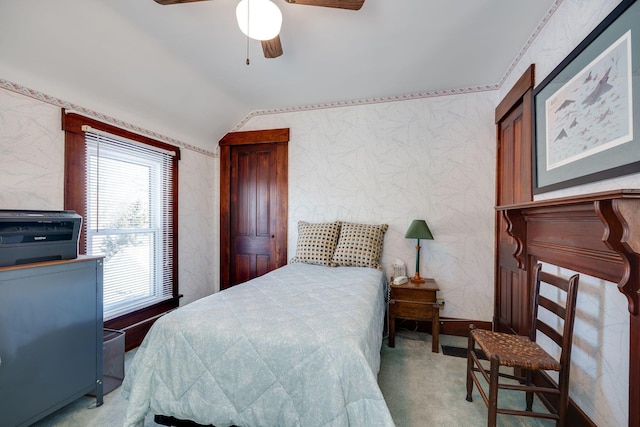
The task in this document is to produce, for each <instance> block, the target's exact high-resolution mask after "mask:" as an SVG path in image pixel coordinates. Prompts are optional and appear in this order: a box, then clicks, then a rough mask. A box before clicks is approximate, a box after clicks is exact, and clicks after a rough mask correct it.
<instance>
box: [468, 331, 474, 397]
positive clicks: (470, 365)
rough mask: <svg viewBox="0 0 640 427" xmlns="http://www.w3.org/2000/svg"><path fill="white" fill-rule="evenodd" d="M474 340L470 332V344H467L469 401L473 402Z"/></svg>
mask: <svg viewBox="0 0 640 427" xmlns="http://www.w3.org/2000/svg"><path fill="white" fill-rule="evenodd" d="M474 345H475V344H474V340H473V337H472V336H471V334H469V344H468V345H467V402H473V397H472V396H471V395H472V394H473V379H472V378H471V375H472V373H471V372H472V370H473V363H474V362H473V357H472V356H471V352H472V351H473V347H474Z"/></svg>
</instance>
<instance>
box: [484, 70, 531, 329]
mask: <svg viewBox="0 0 640 427" xmlns="http://www.w3.org/2000/svg"><path fill="white" fill-rule="evenodd" d="M532 91H533V66H531V67H530V69H529V70H527V72H526V73H525V74H524V75H523V76H522V77H521V78H520V80H519V81H518V83H516V85H515V86H514V88H513V89H512V90H511V91H510V92H509V94H508V95H507V96H506V97H505V99H504V101H503V102H501V103H500V105H499V106H498V108H497V109H496V125H497V132H496V133H497V139H498V140H497V156H496V158H497V173H496V177H497V182H496V204H497V205H498V206H502V205H510V204H514V203H521V202H527V201H530V200H532V175H531V170H532V167H531V161H532V154H531V150H532V132H533V129H532V117H531V111H532V109H531V94H532ZM507 225H508V224H507V222H506V219H505V218H504V217H503V216H502V214H501V213H497V214H496V268H495V277H496V283H495V310H494V328H495V329H496V330H498V331H501V332H510V333H516V334H525V335H526V334H527V332H528V324H527V323H528V320H527V319H528V317H529V290H528V283H527V280H526V279H527V274H526V271H523V270H520V269H519V268H518V266H517V263H516V259H515V258H514V256H513V254H514V253H515V251H516V245H515V240H514V239H513V238H512V237H511V236H509V234H508V232H507Z"/></svg>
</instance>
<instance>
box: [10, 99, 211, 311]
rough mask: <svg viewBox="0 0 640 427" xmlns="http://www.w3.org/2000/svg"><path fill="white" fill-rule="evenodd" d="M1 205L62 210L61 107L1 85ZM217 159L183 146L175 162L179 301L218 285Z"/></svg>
mask: <svg viewBox="0 0 640 427" xmlns="http://www.w3.org/2000/svg"><path fill="white" fill-rule="evenodd" d="M0 159H1V161H0V209H35V210H61V209H63V208H64V186H63V182H64V133H63V132H62V130H61V127H60V108H59V107H57V106H53V105H50V104H47V103H44V102H42V101H38V100H35V99H32V98H29V97H26V96H24V95H20V94H17V93H14V92H10V91H7V90H4V89H0ZM217 164H218V159H215V158H213V157H211V156H207V155H203V154H200V153H197V152H195V151H191V150H188V149H184V148H183V149H182V160H181V161H180V165H179V174H180V175H179V184H180V195H179V197H180V199H179V209H180V218H179V221H180V224H179V230H178V233H179V236H180V237H179V275H180V276H179V280H180V291H181V293H183V294H184V298H183V300H182V301H181V304H185V303H187V302H190V301H193V300H196V299H198V298H201V297H203V296H205V295H209V294H210V293H212V292H214V291H216V290H218V289H219V278H218V277H219V274H218V270H219V268H218V265H219V261H218V260H219V256H218V246H219V244H218V240H217V235H218V234H217V232H216V230H217V228H218V223H219V221H218V217H219V215H218V208H217V206H218V203H217V202H216V195H217V190H216V188H217V187H218V184H217V181H216V177H217V171H218V167H217Z"/></svg>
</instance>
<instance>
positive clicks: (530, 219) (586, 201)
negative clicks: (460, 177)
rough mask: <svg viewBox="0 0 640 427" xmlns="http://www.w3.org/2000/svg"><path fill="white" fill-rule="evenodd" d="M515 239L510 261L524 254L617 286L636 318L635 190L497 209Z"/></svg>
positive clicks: (638, 224) (638, 233)
mask: <svg viewBox="0 0 640 427" xmlns="http://www.w3.org/2000/svg"><path fill="white" fill-rule="evenodd" d="M496 209H497V210H498V211H502V212H503V214H504V215H505V218H506V220H507V223H508V227H509V228H508V232H509V234H510V235H511V236H512V237H513V238H514V239H515V240H516V252H515V253H514V257H515V258H516V260H517V261H518V266H519V267H520V268H522V269H525V270H527V269H528V265H527V259H528V257H529V256H532V257H535V258H537V259H539V260H541V261H547V262H551V263H553V264H555V265H559V266H561V267H566V268H570V269H572V270H575V271H579V272H582V273H585V274H589V275H591V276H594V277H598V278H601V279H604V280H608V281H610V282H614V283H616V284H617V285H618V289H619V290H620V291H621V292H622V293H623V294H624V295H625V296H626V297H627V300H628V308H629V312H630V313H631V314H632V315H635V316H637V315H638V314H639V308H640V304H639V294H638V291H639V290H640V271H639V269H638V266H639V265H640V264H639V259H640V190H616V191H607V192H601V193H592V194H586V195H580V196H576V197H565V198H559V199H551V200H537V201H534V202H527V203H522V204H516V205H508V206H498V207H496Z"/></svg>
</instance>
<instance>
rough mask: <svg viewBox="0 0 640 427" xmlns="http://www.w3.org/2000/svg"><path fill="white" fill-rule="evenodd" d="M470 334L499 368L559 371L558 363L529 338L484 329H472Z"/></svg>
mask: <svg viewBox="0 0 640 427" xmlns="http://www.w3.org/2000/svg"><path fill="white" fill-rule="evenodd" d="M471 334H473V338H474V339H475V340H476V343H477V344H478V346H479V347H480V348H481V349H482V351H483V352H484V353H485V355H486V356H487V358H488V359H489V360H491V359H492V358H493V356H496V357H497V358H498V360H499V363H500V365H501V366H511V367H514V366H519V367H523V368H526V369H533V370H537V369H540V370H546V371H549V370H553V371H560V363H559V362H558V361H557V360H556V359H554V358H553V357H551V356H550V355H549V353H547V352H546V351H544V349H542V348H541V347H540V346H539V345H538V344H536V343H535V342H533V341H531V340H530V339H529V337H524V336H520V335H512V334H504V333H501V332H492V331H487V330H484V329H474V330H473V331H471Z"/></svg>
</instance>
